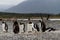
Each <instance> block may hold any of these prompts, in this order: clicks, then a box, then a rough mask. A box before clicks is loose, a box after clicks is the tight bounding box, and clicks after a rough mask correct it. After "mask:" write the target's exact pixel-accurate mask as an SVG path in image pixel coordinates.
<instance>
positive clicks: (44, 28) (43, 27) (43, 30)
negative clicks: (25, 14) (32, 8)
mask: <svg viewBox="0 0 60 40" xmlns="http://www.w3.org/2000/svg"><path fill="white" fill-rule="evenodd" d="M41 30H42V32H45V31H46V25H45V23H44V22H43V21H41Z"/></svg>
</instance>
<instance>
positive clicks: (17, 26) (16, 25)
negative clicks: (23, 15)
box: [13, 21, 19, 34]
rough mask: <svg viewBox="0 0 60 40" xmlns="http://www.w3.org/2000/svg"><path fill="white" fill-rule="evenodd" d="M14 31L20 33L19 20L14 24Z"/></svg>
mask: <svg viewBox="0 0 60 40" xmlns="http://www.w3.org/2000/svg"><path fill="white" fill-rule="evenodd" d="M13 32H14V33H15V34H18V33H19V25H18V22H17V21H15V22H14V24H13Z"/></svg>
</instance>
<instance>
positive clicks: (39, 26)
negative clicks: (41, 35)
mask: <svg viewBox="0 0 60 40" xmlns="http://www.w3.org/2000/svg"><path fill="white" fill-rule="evenodd" d="M26 24H27V25H25V24H24V23H22V22H20V23H19V24H18V22H17V21H14V22H13V33H14V34H18V33H19V32H20V33H24V32H28V33H30V32H33V31H38V32H45V31H47V30H48V31H49V32H50V31H55V30H56V29H54V28H51V27H49V28H46V24H45V23H44V22H43V21H41V20H39V22H38V23H33V22H31V21H29V22H28V23H26ZM25 26H27V27H25ZM2 30H3V32H8V25H7V23H6V22H5V21H3V22H2Z"/></svg>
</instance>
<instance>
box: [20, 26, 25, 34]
mask: <svg viewBox="0 0 60 40" xmlns="http://www.w3.org/2000/svg"><path fill="white" fill-rule="evenodd" d="M23 28H24V25H20V33H21V32H24V30H23Z"/></svg>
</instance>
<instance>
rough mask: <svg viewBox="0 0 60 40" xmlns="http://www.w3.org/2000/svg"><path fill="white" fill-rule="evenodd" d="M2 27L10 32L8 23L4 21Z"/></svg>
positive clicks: (4, 30)
mask: <svg viewBox="0 0 60 40" xmlns="http://www.w3.org/2000/svg"><path fill="white" fill-rule="evenodd" d="M2 29H3V32H8V25H7V24H6V22H4V21H3V22H2Z"/></svg>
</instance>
